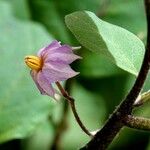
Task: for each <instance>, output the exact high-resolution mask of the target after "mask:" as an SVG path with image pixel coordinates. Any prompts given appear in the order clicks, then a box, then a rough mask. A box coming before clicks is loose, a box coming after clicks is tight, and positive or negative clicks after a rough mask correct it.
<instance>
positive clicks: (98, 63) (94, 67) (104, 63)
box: [77, 49, 126, 78]
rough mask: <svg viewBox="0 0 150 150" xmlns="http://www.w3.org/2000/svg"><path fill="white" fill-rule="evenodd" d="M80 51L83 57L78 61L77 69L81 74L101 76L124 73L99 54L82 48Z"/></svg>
mask: <svg viewBox="0 0 150 150" xmlns="http://www.w3.org/2000/svg"><path fill="white" fill-rule="evenodd" d="M80 51H81V54H80V55H81V56H82V57H83V59H82V60H81V61H80V63H78V65H77V67H78V68H77V70H78V71H79V72H80V75H81V76H84V77H86V78H91V77H92V78H103V77H110V76H115V75H119V74H124V73H126V72H125V71H123V70H121V69H120V68H118V67H116V66H115V65H114V64H112V63H110V62H109V61H108V60H107V59H105V58H104V57H103V56H101V55H97V54H96V53H92V52H91V51H87V50H83V49H82V50H80ZM89 70H90V71H89Z"/></svg>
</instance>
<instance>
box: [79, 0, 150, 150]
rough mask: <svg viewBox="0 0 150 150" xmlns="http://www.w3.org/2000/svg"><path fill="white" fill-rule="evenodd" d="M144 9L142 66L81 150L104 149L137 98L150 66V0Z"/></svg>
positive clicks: (147, 0) (118, 129)
mask: <svg viewBox="0 0 150 150" xmlns="http://www.w3.org/2000/svg"><path fill="white" fill-rule="evenodd" d="M145 9H146V14H147V24H148V35H147V46H146V52H145V56H144V60H143V63H142V67H141V69H140V72H139V75H138V77H137V79H136V81H135V84H134V85H133V87H132V89H131V91H130V92H129V94H128V95H127V96H126V98H125V99H124V100H123V101H122V103H121V104H120V105H119V106H118V108H116V110H115V111H114V112H113V114H112V115H111V116H110V118H109V119H108V120H107V122H106V123H105V125H104V127H103V128H102V129H101V130H100V131H99V132H97V134H96V135H95V136H94V138H93V139H92V140H91V141H90V142H89V143H87V144H86V145H85V146H84V147H83V148H81V150H91V149H94V150H105V149H106V148H107V147H108V146H109V145H110V143H111V142H112V141H113V139H114V138H115V136H116V135H117V133H119V131H120V129H121V128H122V127H123V126H124V121H123V120H124V118H126V117H127V116H128V115H130V114H131V112H132V109H133V107H132V106H133V103H134V101H135V100H136V99H137V97H138V95H139V93H140V91H141V89H142V87H143V84H144V82H145V80H146V77H147V74H148V71H149V67H150V0H145Z"/></svg>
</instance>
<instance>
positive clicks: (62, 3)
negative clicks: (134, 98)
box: [0, 0, 150, 150]
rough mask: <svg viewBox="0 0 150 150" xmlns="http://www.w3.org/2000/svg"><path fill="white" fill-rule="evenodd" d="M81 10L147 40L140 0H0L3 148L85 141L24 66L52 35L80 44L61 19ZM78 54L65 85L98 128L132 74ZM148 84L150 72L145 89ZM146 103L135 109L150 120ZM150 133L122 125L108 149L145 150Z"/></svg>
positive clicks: (38, 148) (31, 149)
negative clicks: (31, 55) (30, 56)
mask: <svg viewBox="0 0 150 150" xmlns="http://www.w3.org/2000/svg"><path fill="white" fill-rule="evenodd" d="M78 10H89V11H92V12H94V13H96V14H97V15H98V16H99V17H100V18H102V19H104V20H105V21H108V22H110V23H113V24H116V25H119V26H121V27H124V28H126V29H128V30H129V31H131V32H133V33H134V34H136V35H137V36H138V37H139V38H140V39H141V40H143V42H145V39H146V19H145V14H144V4H143V1H141V0H0V33H1V36H0V64H1V66H0V68H1V70H0V150H12V149H15V150H50V149H52V150H53V149H54V150H57V149H62V150H74V149H78V148H80V147H81V146H83V145H84V144H85V143H86V142H87V141H89V138H88V137H87V136H86V135H85V134H84V133H83V132H82V131H81V129H80V128H79V127H78V124H77V123H76V122H75V119H74V117H73V115H72V112H71V111H70V108H68V106H67V105H66V103H65V102H64V101H63V100H62V102H60V103H56V102H54V100H52V99H51V98H50V97H47V96H42V95H40V94H39V91H38V90H37V89H36V87H35V85H34V83H33V81H32V79H31V77H30V75H29V69H28V68H27V67H26V66H25V64H24V56H25V55H28V54H36V53H37V50H38V49H40V48H41V47H43V46H45V45H46V44H48V43H50V42H51V41H52V40H53V39H57V40H59V41H61V42H62V43H67V44H70V45H72V46H79V45H80V44H79V43H78V42H77V40H76V39H75V37H73V35H72V34H71V33H70V31H69V30H68V29H67V27H66V25H65V23H64V17H65V15H67V14H69V13H71V12H74V11H78ZM78 54H79V55H81V56H82V57H83V59H82V60H79V61H77V62H76V63H74V64H73V65H72V67H73V68H74V69H75V70H76V71H79V72H80V75H78V76H77V77H75V78H73V79H70V80H69V81H67V82H66V83H65V87H66V89H68V91H69V92H70V93H71V95H72V96H73V97H74V98H75V99H76V106H77V110H78V112H79V114H80V117H81V119H82V120H83V122H84V124H85V125H86V126H87V127H88V128H89V129H91V130H96V129H98V128H101V127H102V125H103V124H104V122H105V121H106V119H107V118H108V117H109V115H110V113H112V111H113V110H114V109H115V107H116V106H117V105H118V104H119V102H120V101H121V99H123V98H124V96H125V95H126V94H127V92H128V91H129V90H130V88H131V87H132V84H133V83H134V80H135V77H134V76H132V75H130V74H129V73H127V72H125V71H123V70H121V69H119V68H118V67H116V66H115V65H112V64H111V63H110V62H108V61H107V60H105V58H103V57H101V56H98V55H97V54H94V53H92V52H90V51H88V50H86V49H85V48H84V47H82V49H81V50H79V51H78ZM149 89H150V76H149V78H148V79H147V81H146V84H145V86H144V88H143V91H146V90H149ZM148 107H149V105H144V106H143V107H141V108H139V109H137V110H135V111H134V113H135V114H136V115H139V116H145V117H148V116H149V114H150V109H149V108H148ZM62 116H63V118H64V120H65V125H64V124H63V123H61V121H62ZM64 126H65V127H64ZM62 129H64V132H60V130H62ZM59 133H61V135H60V136H59V138H58V139H57V135H59ZM149 137H150V134H149V132H142V131H136V130H133V129H129V128H124V129H123V130H122V131H121V132H120V134H119V135H118V136H117V137H116V139H115V140H114V142H113V143H112V144H111V146H110V147H109V150H126V149H139V150H150V140H149ZM56 139H57V140H56Z"/></svg>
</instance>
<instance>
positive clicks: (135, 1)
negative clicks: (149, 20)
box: [103, 0, 146, 39]
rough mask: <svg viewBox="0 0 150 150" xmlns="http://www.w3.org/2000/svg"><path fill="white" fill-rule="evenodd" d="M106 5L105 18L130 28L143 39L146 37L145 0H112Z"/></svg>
mask: <svg viewBox="0 0 150 150" xmlns="http://www.w3.org/2000/svg"><path fill="white" fill-rule="evenodd" d="M106 7H107V8H106V9H105V14H104V16H103V19H105V20H106V21H108V22H110V23H113V24H116V25H119V26H121V27H124V28H126V29H128V30H129V31H131V32H133V33H135V34H136V35H137V36H139V38H141V39H144V38H145V37H146V17H145V11H144V1H141V0H125V1H122V0H111V1H109V3H108V4H107V6H106ZM131 10H132V12H131Z"/></svg>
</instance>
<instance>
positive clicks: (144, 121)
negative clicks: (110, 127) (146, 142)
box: [125, 115, 150, 131]
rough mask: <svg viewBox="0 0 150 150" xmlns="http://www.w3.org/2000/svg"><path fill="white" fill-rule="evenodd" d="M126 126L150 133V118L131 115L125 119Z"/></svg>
mask: <svg viewBox="0 0 150 150" xmlns="http://www.w3.org/2000/svg"><path fill="white" fill-rule="evenodd" d="M125 125H126V126H127V127H130V128H134V129H139V130H145V131H150V119H148V118H143V117H134V116H132V115H129V116H128V117H126V119H125Z"/></svg>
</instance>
